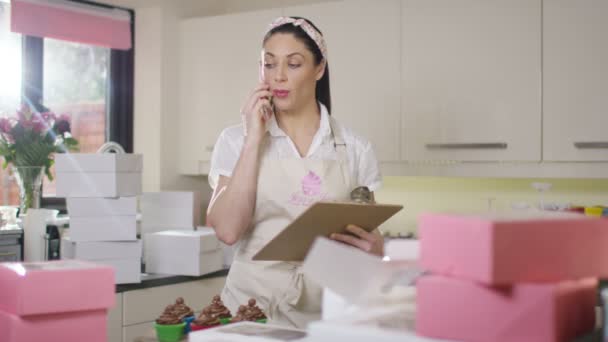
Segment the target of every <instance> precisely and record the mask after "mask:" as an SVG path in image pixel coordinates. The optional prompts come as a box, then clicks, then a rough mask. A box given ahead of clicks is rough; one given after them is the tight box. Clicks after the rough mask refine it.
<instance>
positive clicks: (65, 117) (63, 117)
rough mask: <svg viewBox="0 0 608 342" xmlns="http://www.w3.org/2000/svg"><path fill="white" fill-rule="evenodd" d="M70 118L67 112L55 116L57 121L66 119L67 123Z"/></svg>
mask: <svg viewBox="0 0 608 342" xmlns="http://www.w3.org/2000/svg"><path fill="white" fill-rule="evenodd" d="M70 120H72V118H71V117H70V114H67V113H63V114H61V115H59V118H57V121H67V122H68V123H70Z"/></svg>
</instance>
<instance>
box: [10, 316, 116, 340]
mask: <svg viewBox="0 0 608 342" xmlns="http://www.w3.org/2000/svg"><path fill="white" fill-rule="evenodd" d="M106 322H107V310H94V311H82V312H70V313H59V314H48V315H35V316H28V317H19V316H17V315H12V314H9V313H7V312H4V311H0V341H3V342H4V341H6V342H36V341H41V342H42V341H52V342H84V341H86V342H106V341H107V327H106V326H107V324H106Z"/></svg>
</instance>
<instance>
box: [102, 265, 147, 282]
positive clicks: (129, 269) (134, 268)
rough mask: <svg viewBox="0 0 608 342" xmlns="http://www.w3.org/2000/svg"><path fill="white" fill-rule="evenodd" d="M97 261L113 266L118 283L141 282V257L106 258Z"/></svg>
mask: <svg viewBox="0 0 608 342" xmlns="http://www.w3.org/2000/svg"><path fill="white" fill-rule="evenodd" d="M95 263H98V264H102V265H108V266H112V267H113V268H114V278H115V282H116V284H133V283H141V260H140V259H106V260H95Z"/></svg>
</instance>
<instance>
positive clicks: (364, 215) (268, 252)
mask: <svg viewBox="0 0 608 342" xmlns="http://www.w3.org/2000/svg"><path fill="white" fill-rule="evenodd" d="M401 209H403V206H402V205H394V204H364V203H354V202H317V203H315V204H313V205H311V206H310V207H309V208H308V209H306V211H304V212H303V213H302V214H300V216H298V217H297V218H296V219H295V220H294V221H293V222H291V223H290V224H289V225H288V226H287V227H286V228H285V229H283V230H282V231H281V232H280V233H279V234H278V235H277V236H275V237H274V238H273V239H272V240H270V241H269V242H268V243H267V244H266V245H265V246H264V247H262V249H260V250H259V251H258V252H257V253H256V254H255V255H254V256H253V260H266V261H269V260H275V261H276V260H279V261H303V260H304V258H305V257H306V254H307V253H308V250H309V249H310V247H311V246H312V243H313V242H314V240H315V239H316V238H317V237H319V236H325V237H329V236H330V235H331V234H332V233H344V232H346V226H347V225H349V224H354V225H357V226H359V227H361V228H363V229H365V230H366V231H368V232H371V231H373V230H374V229H376V228H377V227H378V226H380V225H381V224H382V223H384V222H385V221H386V220H388V219H389V218H390V217H391V216H393V215H395V214H396V213H397V212H398V211H400V210H401Z"/></svg>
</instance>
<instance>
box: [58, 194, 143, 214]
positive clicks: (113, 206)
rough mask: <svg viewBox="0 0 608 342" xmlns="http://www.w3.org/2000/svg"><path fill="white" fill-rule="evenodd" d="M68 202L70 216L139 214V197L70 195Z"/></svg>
mask: <svg viewBox="0 0 608 342" xmlns="http://www.w3.org/2000/svg"><path fill="white" fill-rule="evenodd" d="M66 204H67V209H68V215H69V216H70V217H99V216H134V215H137V197H118V198H93V197H89V198H87V197H68V198H67V199H66Z"/></svg>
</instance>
